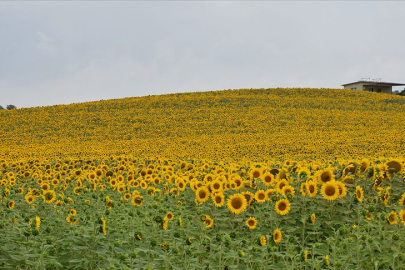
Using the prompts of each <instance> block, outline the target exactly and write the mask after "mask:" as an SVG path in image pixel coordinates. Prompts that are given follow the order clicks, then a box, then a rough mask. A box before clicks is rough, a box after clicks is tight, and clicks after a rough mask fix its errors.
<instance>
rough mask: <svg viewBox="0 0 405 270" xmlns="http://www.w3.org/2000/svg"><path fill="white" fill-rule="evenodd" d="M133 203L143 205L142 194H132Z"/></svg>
mask: <svg viewBox="0 0 405 270" xmlns="http://www.w3.org/2000/svg"><path fill="white" fill-rule="evenodd" d="M131 203H132V205H135V206H141V205H142V196H140V195H135V196H132V200H131Z"/></svg>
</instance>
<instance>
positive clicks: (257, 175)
mask: <svg viewBox="0 0 405 270" xmlns="http://www.w3.org/2000/svg"><path fill="white" fill-rule="evenodd" d="M250 175H251V176H252V178H255V179H256V178H260V176H261V175H262V170H261V169H260V168H253V169H252V170H251V171H250Z"/></svg>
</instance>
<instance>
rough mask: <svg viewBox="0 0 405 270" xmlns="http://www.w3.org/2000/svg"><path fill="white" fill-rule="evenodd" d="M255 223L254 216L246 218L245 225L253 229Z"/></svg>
mask: <svg viewBox="0 0 405 270" xmlns="http://www.w3.org/2000/svg"><path fill="white" fill-rule="evenodd" d="M256 225H257V220H256V219H255V218H254V217H250V218H248V219H247V220H246V226H248V228H249V229H251V230H253V229H254V228H256Z"/></svg>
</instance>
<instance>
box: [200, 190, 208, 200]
mask: <svg viewBox="0 0 405 270" xmlns="http://www.w3.org/2000/svg"><path fill="white" fill-rule="evenodd" d="M198 196H199V197H200V198H201V199H204V198H205V197H206V196H207V193H206V192H205V191H204V190H200V192H199V193H198Z"/></svg>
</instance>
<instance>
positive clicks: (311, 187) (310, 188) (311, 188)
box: [308, 185, 315, 193]
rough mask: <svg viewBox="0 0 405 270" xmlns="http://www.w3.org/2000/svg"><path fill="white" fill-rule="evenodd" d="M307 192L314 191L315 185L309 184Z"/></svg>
mask: <svg viewBox="0 0 405 270" xmlns="http://www.w3.org/2000/svg"><path fill="white" fill-rule="evenodd" d="M308 189H309V192H311V193H313V192H314V191H315V187H314V186H313V185H310V186H309V188H308Z"/></svg>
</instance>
